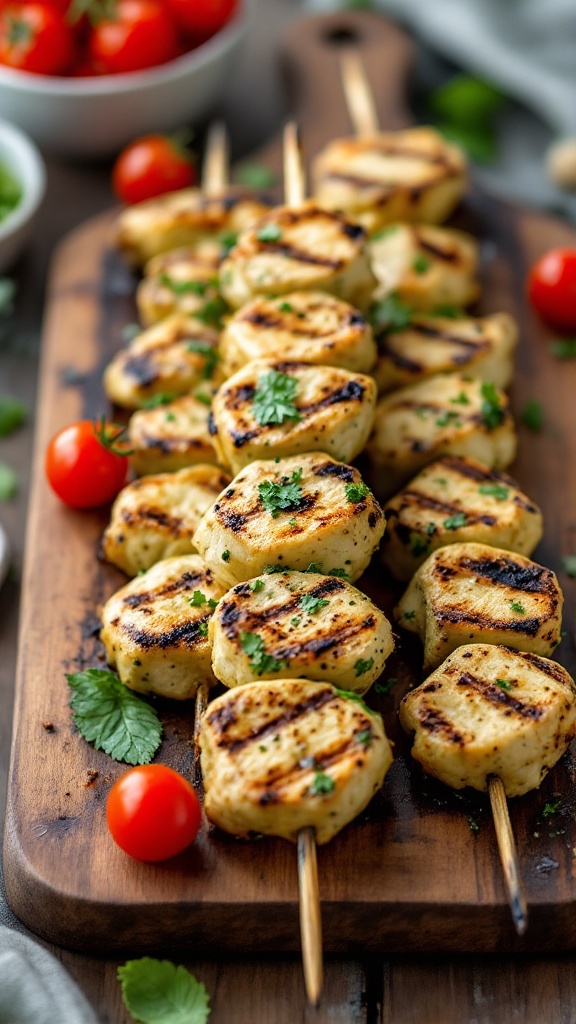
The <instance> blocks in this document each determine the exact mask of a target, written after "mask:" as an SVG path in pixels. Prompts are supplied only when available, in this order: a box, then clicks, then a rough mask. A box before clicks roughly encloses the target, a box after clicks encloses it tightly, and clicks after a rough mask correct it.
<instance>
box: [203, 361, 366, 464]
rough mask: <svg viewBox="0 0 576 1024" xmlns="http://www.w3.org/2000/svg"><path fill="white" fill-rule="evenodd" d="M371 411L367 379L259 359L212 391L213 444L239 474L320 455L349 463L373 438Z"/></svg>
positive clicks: (222, 459)
mask: <svg viewBox="0 0 576 1024" xmlns="http://www.w3.org/2000/svg"><path fill="white" fill-rule="evenodd" d="M375 409H376V385H375V383H374V381H373V379H372V377H367V376H365V375H364V374H361V373H350V372H349V371H348V370H342V369H339V368H338V367H335V366H313V365H310V364H308V363H294V362H285V361H279V360H274V359H261V360H258V361H256V362H253V363H248V365H247V366H244V367H243V369H241V370H238V372H237V373H235V374H234V376H233V377H230V379H229V380H227V381H226V383H225V384H223V385H222V387H221V388H220V389H219V391H218V392H217V394H216V396H215V398H214V403H213V406H212V416H213V421H214V426H215V428H216V430H215V433H214V435H213V443H214V447H215V449H216V451H217V452H218V457H219V460H220V462H221V463H222V464H223V465H225V466H230V467H231V469H232V472H233V473H238V472H239V471H240V470H241V469H243V467H244V466H247V465H248V463H250V462H253V461H254V459H274V458H277V457H280V458H285V457H286V456H288V455H297V454H299V453H300V452H320V451H324V452H326V453H327V454H328V455H332V456H333V457H334V458H335V459H338V460H339V461H340V462H351V461H352V459H354V458H356V456H357V455H359V454H360V452H361V451H362V449H363V448H364V445H365V444H366V441H367V440H368V438H369V436H370V432H371V430H372V426H373V424H374V414H375Z"/></svg>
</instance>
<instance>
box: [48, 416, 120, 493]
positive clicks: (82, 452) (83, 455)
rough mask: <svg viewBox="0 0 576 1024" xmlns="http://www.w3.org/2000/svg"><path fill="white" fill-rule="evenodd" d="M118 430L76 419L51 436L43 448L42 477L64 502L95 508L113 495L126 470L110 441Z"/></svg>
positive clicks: (116, 491)
mask: <svg viewBox="0 0 576 1024" xmlns="http://www.w3.org/2000/svg"><path fill="white" fill-rule="evenodd" d="M121 433H123V431H120V430H119V429H117V428H113V427H107V428H104V429H102V427H98V426H97V425H95V424H94V423H92V421H91V420H80V421H79V422H78V423H71V424H70V425H69V426H68V427H64V429H63V430H61V431H60V432H59V433H58V434H56V436H55V437H53V438H52V440H51V441H50V444H49V445H48V448H47V451H46V477H47V479H48V483H49V484H50V487H51V488H52V490H53V491H54V493H55V494H57V495H58V497H59V498H60V499H61V500H62V501H63V502H64V504H65V505H69V506H70V507H71V508H96V507H97V506H98V505H105V504H107V502H109V501H112V499H113V498H115V497H116V495H117V494H118V491H119V490H120V489H121V488H122V487H123V486H124V483H125V481H126V473H127V470H128V459H127V457H126V455H123V454H121V453H120V452H119V451H118V450H117V449H116V448H115V444H114V442H117V441H118V439H119V437H120V434H121ZM110 446H112V447H110Z"/></svg>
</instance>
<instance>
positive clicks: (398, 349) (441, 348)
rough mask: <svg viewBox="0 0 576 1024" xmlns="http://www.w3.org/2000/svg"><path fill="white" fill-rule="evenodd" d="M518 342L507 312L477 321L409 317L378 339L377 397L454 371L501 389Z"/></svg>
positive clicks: (509, 374)
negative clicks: (401, 326) (439, 374)
mask: <svg viewBox="0 0 576 1024" xmlns="http://www.w3.org/2000/svg"><path fill="white" fill-rule="evenodd" d="M517 340H518V327H517V325H516V322H515V321H514V320H513V319H512V317H511V316H508V314H507V313H495V314H494V315H493V316H485V317H482V319H474V318H473V317H466V318H461V319H448V318H446V317H439V316H426V314H424V313H414V314H413V315H412V317H411V319H410V323H409V324H408V325H407V326H406V327H403V328H401V329H400V330H395V331H388V332H382V333H381V334H378V332H377V341H378V362H377V363H376V366H375V367H374V369H373V370H372V375H373V377H375V378H376V383H377V384H378V390H379V391H380V392H386V391H393V390H394V389H395V388H402V387H406V386H407V385H409V384H417V383H419V381H421V380H425V379H426V378H427V377H431V376H433V375H435V374H437V373H445V372H447V371H450V370H455V371H458V372H460V373H466V374H473V376H474V377H480V378H481V379H482V380H486V381H491V382H492V384H496V386H497V387H499V388H507V387H508V385H509V383H510V381H511V379H512V372H513V369H514V350H515V348H516V343H517Z"/></svg>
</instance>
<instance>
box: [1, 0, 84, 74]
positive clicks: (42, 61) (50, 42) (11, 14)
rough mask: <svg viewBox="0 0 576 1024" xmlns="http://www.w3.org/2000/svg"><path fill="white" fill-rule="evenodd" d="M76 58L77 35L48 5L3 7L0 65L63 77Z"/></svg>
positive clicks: (31, 4) (33, 4)
mask: <svg viewBox="0 0 576 1024" xmlns="http://www.w3.org/2000/svg"><path fill="white" fill-rule="evenodd" d="M73 56H74V36H73V33H72V30H71V28H70V26H69V25H68V24H67V23H66V21H65V19H64V17H63V15H62V14H61V13H59V12H58V11H57V10H56V8H54V7H52V6H51V5H50V4H48V3H8V4H6V5H4V6H2V8H0V64H6V65H7V66H8V67H11V68H18V69H19V70H20V71H32V72H33V73H34V74H38V75H61V74H63V73H64V72H65V71H66V70H67V68H68V66H69V65H70V64H71V62H72V59H73Z"/></svg>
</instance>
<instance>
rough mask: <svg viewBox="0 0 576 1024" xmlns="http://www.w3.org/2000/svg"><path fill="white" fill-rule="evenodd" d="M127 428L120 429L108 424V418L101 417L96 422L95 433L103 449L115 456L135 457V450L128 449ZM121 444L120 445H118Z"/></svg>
mask: <svg viewBox="0 0 576 1024" xmlns="http://www.w3.org/2000/svg"><path fill="white" fill-rule="evenodd" d="M127 430H128V428H127V427H119V426H116V425H115V424H113V423H107V422H106V417H105V416H101V417H100V419H99V420H96V421H95V422H94V433H95V435H96V437H97V439H98V441H99V442H100V444H101V445H102V447H103V448H107V449H108V451H109V452H112V454H113V455H133V454H134V449H133V448H127V447H126V443H125V438H126V432H127ZM118 442H120V444H118Z"/></svg>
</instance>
